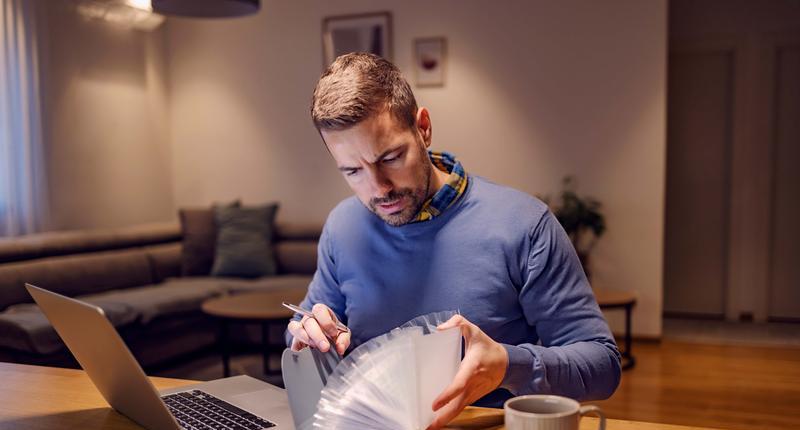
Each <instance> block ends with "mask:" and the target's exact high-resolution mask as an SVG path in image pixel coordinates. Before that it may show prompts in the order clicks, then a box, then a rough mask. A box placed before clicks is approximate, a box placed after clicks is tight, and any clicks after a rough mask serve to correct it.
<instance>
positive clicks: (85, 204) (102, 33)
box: [37, 1, 175, 229]
mask: <svg viewBox="0 0 800 430" xmlns="http://www.w3.org/2000/svg"><path fill="white" fill-rule="evenodd" d="M73 5H74V3H73V2H65V1H46V2H39V3H38V4H37V6H38V14H37V18H38V20H39V25H38V26H37V30H38V32H39V40H40V41H42V42H43V43H42V50H41V55H40V59H41V63H42V67H41V70H42V84H43V88H42V94H43V117H44V120H43V128H44V131H45V135H44V141H45V145H46V153H47V157H46V163H47V166H48V170H47V173H48V183H49V189H50V196H49V200H50V213H49V214H48V215H49V216H48V218H49V225H50V227H51V228H52V229H75V228H96V227H115V226H126V225H131V224H137V223H143V222H149V221H161V220H172V219H174V218H175V214H174V205H173V197H172V175H171V161H170V147H169V143H168V141H167V139H168V134H167V128H168V126H169V121H168V118H167V113H168V112H167V104H166V81H165V77H166V76H167V72H166V69H165V65H164V53H163V51H164V46H165V43H164V40H163V37H164V34H163V30H160V31H156V32H153V33H144V32H141V31H137V30H132V29H125V28H121V27H119V26H116V25H112V24H109V23H107V22H104V21H100V20H86V19H84V18H82V17H81V16H79V15H78V14H77V13H76V11H75V10H74V7H73Z"/></svg>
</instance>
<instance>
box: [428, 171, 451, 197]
mask: <svg viewBox="0 0 800 430" xmlns="http://www.w3.org/2000/svg"><path fill="white" fill-rule="evenodd" d="M431 169H432V173H433V174H432V175H431V177H430V180H429V181H428V195H427V196H426V197H425V198H426V199H429V198H431V197H433V195H434V194H436V192H437V191H439V190H440V189H441V188H442V187H443V186H444V184H445V183H446V182H447V178H448V177H449V176H450V175H449V174H448V173H446V172H443V171H441V170H439V169H438V168H436V166H434V165H433V163H431Z"/></svg>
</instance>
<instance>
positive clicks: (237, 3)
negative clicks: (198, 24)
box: [152, 0, 261, 18]
mask: <svg viewBox="0 0 800 430" xmlns="http://www.w3.org/2000/svg"><path fill="white" fill-rule="evenodd" d="M152 6H153V12H155V13H160V14H164V15H174V16H186V17H192V18H231V17H237V16H244V15H251V14H254V13H256V12H258V10H259V8H260V7H261V1H260V0H152Z"/></svg>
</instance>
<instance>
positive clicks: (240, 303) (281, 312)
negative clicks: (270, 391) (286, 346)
mask: <svg viewBox="0 0 800 430" xmlns="http://www.w3.org/2000/svg"><path fill="white" fill-rule="evenodd" d="M305 294H306V292H305V291H304V290H297V289H291V290H275V291H265V292H254V293H241V294H235V295H229V296H222V297H217V298H213V299H209V300H206V301H205V302H204V303H203V306H202V309H203V312H205V313H206V314H208V315H210V316H212V317H214V318H215V319H216V320H217V321H218V322H219V348H220V352H221V354H222V370H223V374H224V376H225V377H228V376H230V356H231V348H230V341H229V338H230V333H229V330H230V324H231V323H233V322H236V323H253V324H260V325H261V347H262V353H263V359H264V363H263V364H264V374H265V375H269V374H270V372H269V355H270V353H272V352H278V353H280V352H282V351H283V346H281V347H280V348H275V347H273V345H272V343H270V339H269V329H270V327H271V325H272V324H277V323H280V324H284V325H285V324H287V323H288V322H289V319H291V318H292V316H293V315H294V313H292V311H290V310H289V309H286V308H285V307H283V306H282V305H281V302H288V303H300V301H301V300H303V298H304V297H305Z"/></svg>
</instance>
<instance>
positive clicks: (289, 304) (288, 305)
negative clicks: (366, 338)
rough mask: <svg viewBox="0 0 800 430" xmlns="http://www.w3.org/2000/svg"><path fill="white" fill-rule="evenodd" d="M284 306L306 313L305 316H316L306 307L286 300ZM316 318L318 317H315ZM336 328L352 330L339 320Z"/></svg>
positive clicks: (299, 312)
mask: <svg viewBox="0 0 800 430" xmlns="http://www.w3.org/2000/svg"><path fill="white" fill-rule="evenodd" d="M283 306H285V307H287V308H289V309H291V310H293V311H295V312H297V313H298V314H300V315H305V316H307V317H309V318H314V314H312V313H311V312H309V311H307V310H305V309H303V308H301V307H300V306H297V305H293V304H291V303H286V302H283ZM315 319H316V318H315ZM336 328H337V329H339V331H343V332H348V331H350V329H349V328H347V326H346V325H344V324H342V323H341V322H339V321H336Z"/></svg>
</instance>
